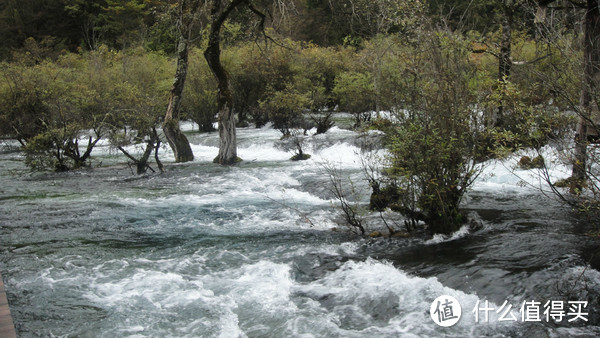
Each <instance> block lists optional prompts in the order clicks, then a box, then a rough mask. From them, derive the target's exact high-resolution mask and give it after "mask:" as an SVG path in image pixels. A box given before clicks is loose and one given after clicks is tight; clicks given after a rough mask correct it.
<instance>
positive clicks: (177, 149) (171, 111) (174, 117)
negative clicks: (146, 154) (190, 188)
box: [163, 0, 199, 162]
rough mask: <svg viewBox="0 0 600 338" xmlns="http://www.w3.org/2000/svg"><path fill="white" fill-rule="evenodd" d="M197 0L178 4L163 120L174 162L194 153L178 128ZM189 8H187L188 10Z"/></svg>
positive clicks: (186, 159)
mask: <svg viewBox="0 0 600 338" xmlns="http://www.w3.org/2000/svg"><path fill="white" fill-rule="evenodd" d="M198 6H199V1H198V0H195V1H191V0H190V1H187V0H182V2H181V4H180V18H179V23H178V28H179V33H180V34H179V43H178V45H177V70H176V71H175V80H174V81H173V87H171V94H170V96H169V106H168V108H167V113H166V114H165V120H164V122H163V132H164V133H165V137H166V138H167V141H168V143H169V146H170V147H171V149H173V153H174V154H175V162H187V161H192V160H193V159H194V153H193V152H192V148H191V146H190V142H189V141H188V139H187V137H186V136H185V134H183V133H182V132H181V129H179V111H180V109H181V99H182V94H183V88H184V86H185V79H186V77H187V71H188V45H189V40H190V34H191V31H192V26H193V16H194V14H195V13H196V10H197V9H198ZM188 8H189V10H188Z"/></svg>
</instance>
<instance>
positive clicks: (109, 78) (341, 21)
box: [0, 0, 600, 233]
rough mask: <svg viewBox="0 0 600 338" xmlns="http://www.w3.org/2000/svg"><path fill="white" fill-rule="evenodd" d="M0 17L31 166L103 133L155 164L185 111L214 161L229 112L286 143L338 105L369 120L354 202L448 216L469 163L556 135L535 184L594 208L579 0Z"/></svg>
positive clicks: (587, 13) (78, 8)
mask: <svg viewBox="0 0 600 338" xmlns="http://www.w3.org/2000/svg"><path fill="white" fill-rule="evenodd" d="M0 18H1V20H0V22H1V24H2V26H1V27H0V34H1V35H2V37H3V41H6V43H5V44H3V46H2V50H1V51H0V55H1V56H2V59H3V60H4V61H3V62H2V64H1V68H0V69H1V72H2V78H3V79H4V80H3V81H2V83H1V84H0V102H1V104H0V106H1V107H2V108H1V111H0V122H1V123H0V134H2V137H3V138H5V139H16V140H18V141H19V143H20V144H21V146H22V150H23V151H24V152H25V154H26V157H25V161H26V163H27V165H28V166H29V167H30V168H32V169H34V170H57V171H65V170H71V169H77V168H81V167H84V166H86V165H89V163H90V158H91V157H92V156H93V150H94V147H95V145H96V144H97V143H98V142H99V141H100V140H101V139H104V140H108V141H109V142H110V144H111V145H112V146H113V147H114V148H115V149H118V150H119V151H121V152H122V153H123V155H124V156H125V157H126V158H127V159H128V160H130V161H131V162H132V163H134V164H135V165H136V166H137V172H138V173H144V172H146V171H147V170H149V169H151V170H153V171H154V169H152V168H151V167H150V166H149V164H148V163H149V161H150V160H151V156H152V154H153V153H154V158H155V161H156V162H157V165H158V168H159V170H161V171H162V170H163V164H162V162H161V161H160V155H159V150H160V146H161V144H162V143H168V144H169V145H170V146H171V148H172V150H173V151H174V153H175V159H176V161H177V162H185V161H188V160H193V158H194V155H193V153H192V150H191V148H190V146H189V142H188V140H187V138H186V136H185V134H184V133H182V132H181V131H180V128H179V121H185V120H188V121H193V122H194V123H196V124H198V126H199V130H200V131H201V132H211V131H213V130H215V126H214V123H217V122H218V129H219V133H220V138H221V146H220V151H219V155H218V156H217V158H215V162H217V163H221V164H225V165H230V164H235V163H236V162H237V161H239V160H242V159H240V158H239V157H237V155H236V140H235V129H236V127H238V126H250V125H251V126H254V127H256V128H260V127H262V126H264V125H265V124H267V123H271V124H272V126H273V128H276V129H278V130H280V131H281V133H282V138H290V141H289V143H291V147H292V148H293V147H295V148H296V156H299V157H300V158H301V157H302V156H303V155H304V154H303V149H302V140H301V139H302V138H303V135H305V134H306V131H307V130H310V129H311V128H317V130H316V133H317V134H320V133H325V132H326V131H327V130H328V129H329V128H331V127H332V126H333V125H334V122H333V121H332V116H333V114H334V113H335V112H347V113H350V114H352V115H353V116H354V123H353V126H352V128H354V129H356V130H369V129H375V130H380V131H382V132H384V133H385V135H386V137H385V140H384V141H383V142H384V143H385V147H386V148H387V149H388V150H389V154H390V156H389V158H388V162H389V163H387V164H386V165H385V168H384V169H385V170H384V172H385V175H378V174H377V173H373V174H372V175H369V178H368V179H369V180H370V181H371V185H372V186H373V196H372V199H374V200H373V201H372V203H371V204H374V207H376V208H378V209H382V208H385V207H388V206H391V207H393V208H394V209H396V210H398V211H400V212H402V213H403V214H404V215H405V216H408V217H409V218H411V221H412V223H415V221H425V222H426V223H428V224H429V225H430V229H432V230H433V232H434V233H450V232H453V231H456V230H457V229H458V228H459V227H460V225H461V224H463V223H464V219H463V217H462V215H461V213H460V211H459V208H458V207H459V204H460V201H461V198H462V196H463V194H464V192H465V191H466V190H467V188H468V187H469V186H470V185H471V183H472V182H473V180H474V179H475V178H476V177H477V173H478V170H479V169H480V168H481V167H480V166H478V164H480V163H481V162H483V161H485V160H488V159H490V158H501V157H503V156H507V155H508V154H510V153H512V152H514V151H516V150H519V149H523V148H533V149H538V150H539V149H541V148H542V147H543V146H545V145H546V144H548V143H549V142H552V141H557V140H560V141H564V140H567V139H568V138H569V137H571V138H574V139H573V140H572V141H573V142H571V143H570V145H569V148H571V149H569V150H568V151H567V152H569V154H567V155H566V156H570V157H571V158H572V160H571V161H572V163H573V175H572V177H571V179H569V180H564V181H561V182H551V181H549V182H548V183H549V184H550V185H551V187H552V189H553V190H554V191H555V192H556V193H557V194H558V195H559V196H560V198H561V199H563V200H565V201H567V202H569V203H572V204H576V205H579V207H581V208H586V209H588V210H595V209H596V204H595V197H594V196H595V194H596V193H597V192H598V185H597V183H598V182H597V180H596V177H597V176H596V175H595V173H594V172H593V168H594V167H595V166H594V163H595V162H594V151H593V145H589V143H590V142H591V143H592V144H593V143H594V140H595V138H596V137H597V131H596V126H595V124H596V122H597V121H598V118H597V117H596V116H597V115H598V113H597V112H596V111H597V109H596V107H597V104H596V101H595V98H596V95H595V94H596V82H595V81H596V78H597V74H598V67H599V66H600V64H598V62H600V61H599V60H598V58H600V56H598V55H600V48H598V47H596V43H595V42H596V41H597V40H598V39H599V37H600V27H596V24H595V22H596V21H595V20H598V18H600V14H599V13H598V5H597V4H596V2H594V1H588V2H587V3H584V2H582V3H578V2H576V1H556V2H551V1H518V0H514V1H502V2H498V1H470V2H461V1H456V2H448V1H429V2H425V1H416V0H415V1H384V0H382V1H375V2H371V1H359V0H352V1H351V0H348V1H340V2H335V3H330V2H328V1H287V2H286V1H274V2H268V1H263V2H257V3H256V4H255V3H254V2H251V1H233V2H231V3H228V2H222V1H216V2H210V1H206V2H204V1H139V0H136V1H116V0H115V1H51V2H48V1H7V2H4V4H3V5H2V7H1V8H0ZM373 112H374V113H375V114H374V117H373ZM381 112H387V113H388V114H387V115H386V116H387V118H381V114H380V113H381ZM573 130H576V133H575V135H576V136H573V135H572V134H573V133H572V131H573ZM130 145H137V146H139V147H141V148H142V149H143V151H142V152H137V153H133V152H132V151H131V150H127V146H130ZM589 147H592V149H591V150H590V151H587V148H589ZM434 154H437V156H433V155H434ZM538 164H539V163H538ZM541 166H542V167H543V159H542V161H541ZM557 184H558V185H557ZM564 186H567V187H568V188H569V189H570V194H563V193H561V192H560V191H559V188H558V187H564ZM583 190H585V191H586V193H583V194H582V192H583ZM574 196H575V197H576V198H573V197H574ZM341 197H342V198H343V196H341ZM350 216H351V215H350ZM351 218H352V217H350V218H349V220H350V219H351ZM350 223H351V224H352V225H354V226H357V227H358V228H361V227H360V225H359V224H358V223H357V222H356V221H350ZM362 231H363V232H364V230H362Z"/></svg>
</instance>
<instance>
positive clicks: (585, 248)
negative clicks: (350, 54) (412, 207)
mask: <svg viewBox="0 0 600 338" xmlns="http://www.w3.org/2000/svg"><path fill="white" fill-rule="evenodd" d="M189 136H190V139H191V142H192V144H193V150H194V153H195V155H196V160H195V161H193V162H191V163H185V164H173V163H170V162H172V154H170V153H168V152H167V154H166V157H165V158H164V159H163V160H164V161H165V162H166V164H167V171H166V173H164V174H148V175H142V176H136V175H133V173H132V171H131V169H130V168H129V167H127V166H126V165H124V164H123V163H122V161H123V159H122V157H120V156H118V155H117V154H116V153H114V152H113V151H112V150H110V149H109V148H108V146H107V145H105V144H101V146H100V147H99V149H98V150H97V151H96V152H95V155H96V156H95V158H94V166H95V168H93V169H85V170H80V171H74V172H68V173H29V172H28V171H27V169H26V168H25V167H24V164H23V158H22V155H21V154H20V153H19V152H15V151H10V150H7V149H4V150H3V151H2V152H0V170H1V171H0V238H1V242H0V272H1V273H2V275H3V276H4V278H5V284H6V288H7V295H8V298H9V303H10V305H11V311H12V314H13V318H14V322H15V326H16V329H17V333H18V335H19V336H20V337H38V336H44V337H54V336H65V337H433V336H448V337H466V336H498V337H503V336H509V337H512V336H523V337H534V336H537V337H547V336H550V337H563V336H599V335H600V327H599V325H600V319H599V317H600V315H599V314H598V310H599V309H600V306H599V303H598V299H599V294H600V273H599V272H598V271H597V270H595V269H593V268H592V267H589V266H588V265H587V264H586V260H587V259H588V258H589V252H590V250H591V249H590V248H592V247H594V246H597V245H598V243H597V242H598V241H597V239H594V238H591V237H589V236H586V234H585V233H586V232H588V231H590V227H589V222H587V221H585V220H582V219H581V217H580V216H578V215H577V214H575V213H573V212H572V211H570V210H569V209H568V208H566V207H564V206H562V205H561V204H560V203H558V202H556V201H555V200H553V199H552V198H548V197H547V196H545V195H544V194H542V193H540V191H538V190H536V189H530V188H527V187H523V186H522V185H520V184H519V182H518V181H519V180H518V179H516V178H514V176H512V174H511V173H510V170H508V169H507V168H505V167H504V166H503V165H502V163H496V164H495V165H494V166H491V167H489V168H488V169H486V172H485V174H484V175H483V176H482V177H481V178H480V179H479V180H478V181H477V183H476V184H475V186H474V187H473V190H472V191H471V192H469V194H468V195H467V196H466V198H465V200H464V202H463V206H464V208H465V209H467V210H468V212H469V213H470V215H471V216H472V217H474V218H477V219H478V222H480V223H481V224H482V225H483V229H481V230H479V231H476V232H470V231H468V230H467V229H466V228H465V229H462V230H461V231H460V232H458V233H456V234H454V235H453V236H452V237H450V238H445V237H440V236H437V237H435V238H428V237H426V236H424V235H417V236H414V237H412V238H404V239H403V238H393V239H390V238H370V237H360V236H356V235H353V234H351V233H350V232H349V231H347V230H346V229H345V228H344V226H343V225H341V224H340V220H341V218H340V210H339V208H337V207H336V203H335V199H334V196H333V195H332V193H331V192H330V190H329V186H328V177H327V176H326V175H325V174H324V168H323V163H324V162H325V161H327V162H328V163H330V165H334V166H335V167H336V168H339V169H340V171H341V173H342V177H344V178H348V180H349V181H352V182H353V183H354V184H355V185H356V187H357V189H365V190H366V184H365V182H364V180H362V174H361V172H362V170H361V161H360V160H359V155H358V154H359V152H360V149H359V147H357V146H356V141H355V139H356V137H357V135H356V134H355V133H354V132H351V131H347V130H343V129H339V128H334V129H333V130H331V131H330V132H328V133H327V134H325V135H319V136H315V137H313V138H311V140H310V141H309V144H307V149H306V152H308V153H310V154H312V158H311V159H309V160H307V161H301V162H292V161H289V158H290V156H291V154H289V153H286V152H284V151H281V150H278V149H277V148H276V147H274V145H273V144H274V142H275V141H277V139H278V138H279V132H278V131H275V130H272V129H268V128H263V129H240V130H239V131H238V138H239V140H238V144H239V156H240V157H241V158H242V159H244V162H242V163H241V164H240V165H237V166H234V167H221V166H217V165H214V164H212V159H213V158H214V157H215V156H216V154H217V145H218V135H217V134H216V133H213V134H197V133H193V132H191V131H190V133H189ZM163 153H164V151H163ZM524 174H527V173H524ZM364 198H365V199H367V200H368V196H366V197H364ZM367 217H370V218H368V219H370V220H373V222H374V223H376V222H377V221H376V220H377V219H378V216H377V215H372V216H368V215H367ZM442 295H446V296H452V297H454V298H455V299H456V300H457V301H458V302H459V303H460V305H461V307H462V317H461V318H460V320H459V322H458V323H457V324H456V325H454V326H452V327H448V328H446V327H441V326H438V325H437V324H436V323H435V322H434V321H433V319H432V318H431V317H430V306H431V305H432V302H434V300H435V299H436V298H437V297H438V296H442ZM526 301H534V302H533V303H531V304H533V305H536V304H538V303H535V302H539V305H537V306H538V307H537V309H538V310H539V314H540V318H539V319H540V320H539V321H535V320H532V319H535V318H534V317H528V318H524V313H523V312H522V311H520V310H522V305H523V303H524V302H526ZM548 301H554V303H552V304H556V305H557V306H558V304H563V306H564V310H563V311H564V318H562V320H561V321H560V322H555V321H553V320H552V318H551V320H546V318H545V317H544V314H543V311H544V305H545V303H546V302H548ZM578 301H585V302H588V304H586V305H587V307H586V308H583V309H582V310H585V311H583V312H585V313H587V314H586V315H585V316H584V317H585V319H586V320H587V321H585V320H583V319H581V318H577V319H576V320H573V321H568V320H569V319H574V316H573V312H574V311H571V310H570V306H572V305H574V304H577V303H576V302H578ZM569 302H572V303H569ZM484 304H487V305H488V306H489V307H491V308H493V309H494V310H492V311H488V312H490V317H489V318H488V319H487V320H485V318H484V317H483V314H484V312H482V311H474V310H478V309H479V310H481V309H482V307H483V305H484ZM503 305H504V307H502V306H503ZM508 306H512V310H511V311H509V312H508V314H509V315H510V314H513V315H514V318H515V319H516V320H506V321H503V320H500V315H501V314H502V313H498V312H497V311H496V310H498V309H500V308H501V307H502V308H503V309H508ZM529 309H531V307H529ZM557 309H558V308H556V309H555V310H557ZM476 314H478V315H479V317H478V318H477V320H476V316H475V315H476ZM528 315H529V313H528ZM508 318H509V319H511V317H510V316H508ZM505 319H506V318H505ZM525 319H527V320H525Z"/></svg>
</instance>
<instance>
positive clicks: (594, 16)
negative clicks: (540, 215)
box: [571, 0, 600, 188]
mask: <svg viewBox="0 0 600 338" xmlns="http://www.w3.org/2000/svg"><path fill="white" fill-rule="evenodd" d="M584 26H585V32H584V42H583V46H584V47H583V48H584V52H583V55H584V66H583V67H584V71H583V77H584V78H583V84H582V88H581V97H580V102H579V103H580V110H581V111H580V113H579V122H578V124H577V134H576V135H575V156H574V159H573V172H572V175H571V177H572V178H573V179H574V181H575V182H576V184H577V185H578V188H581V186H582V185H583V182H584V181H585V179H586V166H587V143H588V140H587V134H588V128H589V127H590V125H591V124H593V121H592V110H594V109H593V108H594V107H597V104H595V103H594V102H593V99H592V96H593V94H594V93H595V91H596V90H597V88H598V83H599V81H600V8H599V7H598V1H597V0H587V9H586V13H585V23H584Z"/></svg>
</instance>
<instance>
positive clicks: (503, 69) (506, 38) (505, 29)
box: [494, 0, 515, 128]
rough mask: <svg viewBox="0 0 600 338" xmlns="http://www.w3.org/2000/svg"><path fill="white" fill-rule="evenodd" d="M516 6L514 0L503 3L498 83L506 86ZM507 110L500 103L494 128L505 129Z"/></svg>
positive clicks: (505, 0)
mask: <svg viewBox="0 0 600 338" xmlns="http://www.w3.org/2000/svg"><path fill="white" fill-rule="evenodd" d="M514 6H515V4H514V1H512V0H504V1H503V6H502V7H503V10H504V15H503V17H502V39H501V40H500V55H498V81H499V82H500V84H504V83H505V82H506V81H507V80H508V77H509V76H510V70H511V67H512V60H511V53H512V48H511V47H512V46H511V45H512V26H513V16H514V11H515V7H514ZM505 113H506V112H505V109H504V102H502V101H501V102H500V105H499V106H498V112H497V114H496V116H495V118H494V126H496V127H500V128H502V127H504V126H505V118H506V117H505V116H504V115H505Z"/></svg>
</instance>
